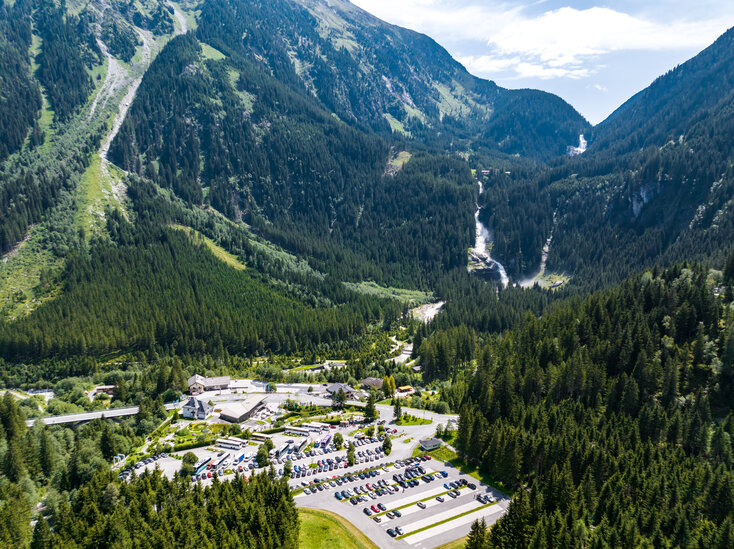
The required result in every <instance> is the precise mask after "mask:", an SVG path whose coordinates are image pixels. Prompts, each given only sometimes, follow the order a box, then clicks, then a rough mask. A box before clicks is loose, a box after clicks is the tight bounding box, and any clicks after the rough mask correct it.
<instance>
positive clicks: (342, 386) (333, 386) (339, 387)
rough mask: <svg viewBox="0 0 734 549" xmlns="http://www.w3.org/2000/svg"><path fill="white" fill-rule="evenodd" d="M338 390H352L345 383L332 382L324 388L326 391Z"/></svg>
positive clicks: (351, 391)
mask: <svg viewBox="0 0 734 549" xmlns="http://www.w3.org/2000/svg"><path fill="white" fill-rule="evenodd" d="M339 390H341V391H343V392H344V393H353V392H354V391H353V390H352V388H351V387H350V386H349V385H347V384H346V383H332V384H331V385H329V386H328V387H327V388H326V392H328V393H338V392H339Z"/></svg>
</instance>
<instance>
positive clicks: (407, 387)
mask: <svg viewBox="0 0 734 549" xmlns="http://www.w3.org/2000/svg"><path fill="white" fill-rule="evenodd" d="M412 390H413V386H412V385H401V386H400V387H398V391H400V392H402V393H405V392H407V391H412Z"/></svg>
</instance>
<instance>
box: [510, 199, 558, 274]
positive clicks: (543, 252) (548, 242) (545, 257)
mask: <svg viewBox="0 0 734 549" xmlns="http://www.w3.org/2000/svg"><path fill="white" fill-rule="evenodd" d="M555 223H556V212H553V227H552V228H551V232H550V235H549V236H548V239H547V240H546V241H545V244H544V245H543V249H542V250H541V253H540V269H538V272H537V273H536V274H535V275H534V276H531V277H529V278H526V279H524V280H521V281H520V282H519V284H520V287H521V288H532V287H533V286H534V285H535V283H536V282H538V280H540V277H542V276H543V275H544V274H545V265H546V263H547V262H548V254H549V253H550V247H551V243H552V242H553V231H554V230H555V228H556V225H555Z"/></svg>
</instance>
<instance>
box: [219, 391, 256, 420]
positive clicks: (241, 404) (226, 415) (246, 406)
mask: <svg viewBox="0 0 734 549" xmlns="http://www.w3.org/2000/svg"><path fill="white" fill-rule="evenodd" d="M263 400H265V397H264V396H262V395H257V396H251V397H247V398H246V399H245V400H241V401H237V402H229V403H227V404H225V405H224V406H222V409H221V412H220V413H219V417H220V418H222V419H232V420H234V421H239V419H240V418H242V417H244V416H246V415H247V414H249V413H250V412H252V411H253V410H254V409H255V408H257V407H258V406H260V404H261V403H262V401H263Z"/></svg>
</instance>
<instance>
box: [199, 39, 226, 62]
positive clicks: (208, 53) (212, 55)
mask: <svg viewBox="0 0 734 549" xmlns="http://www.w3.org/2000/svg"><path fill="white" fill-rule="evenodd" d="M199 44H201V54H202V55H203V56H204V59H212V60H214V61H219V60H220V59H226V58H227V56H226V55H224V54H223V53H222V52H221V51H219V50H218V49H216V48H213V47H211V46H210V45H209V44H207V43H205V42H199Z"/></svg>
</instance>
